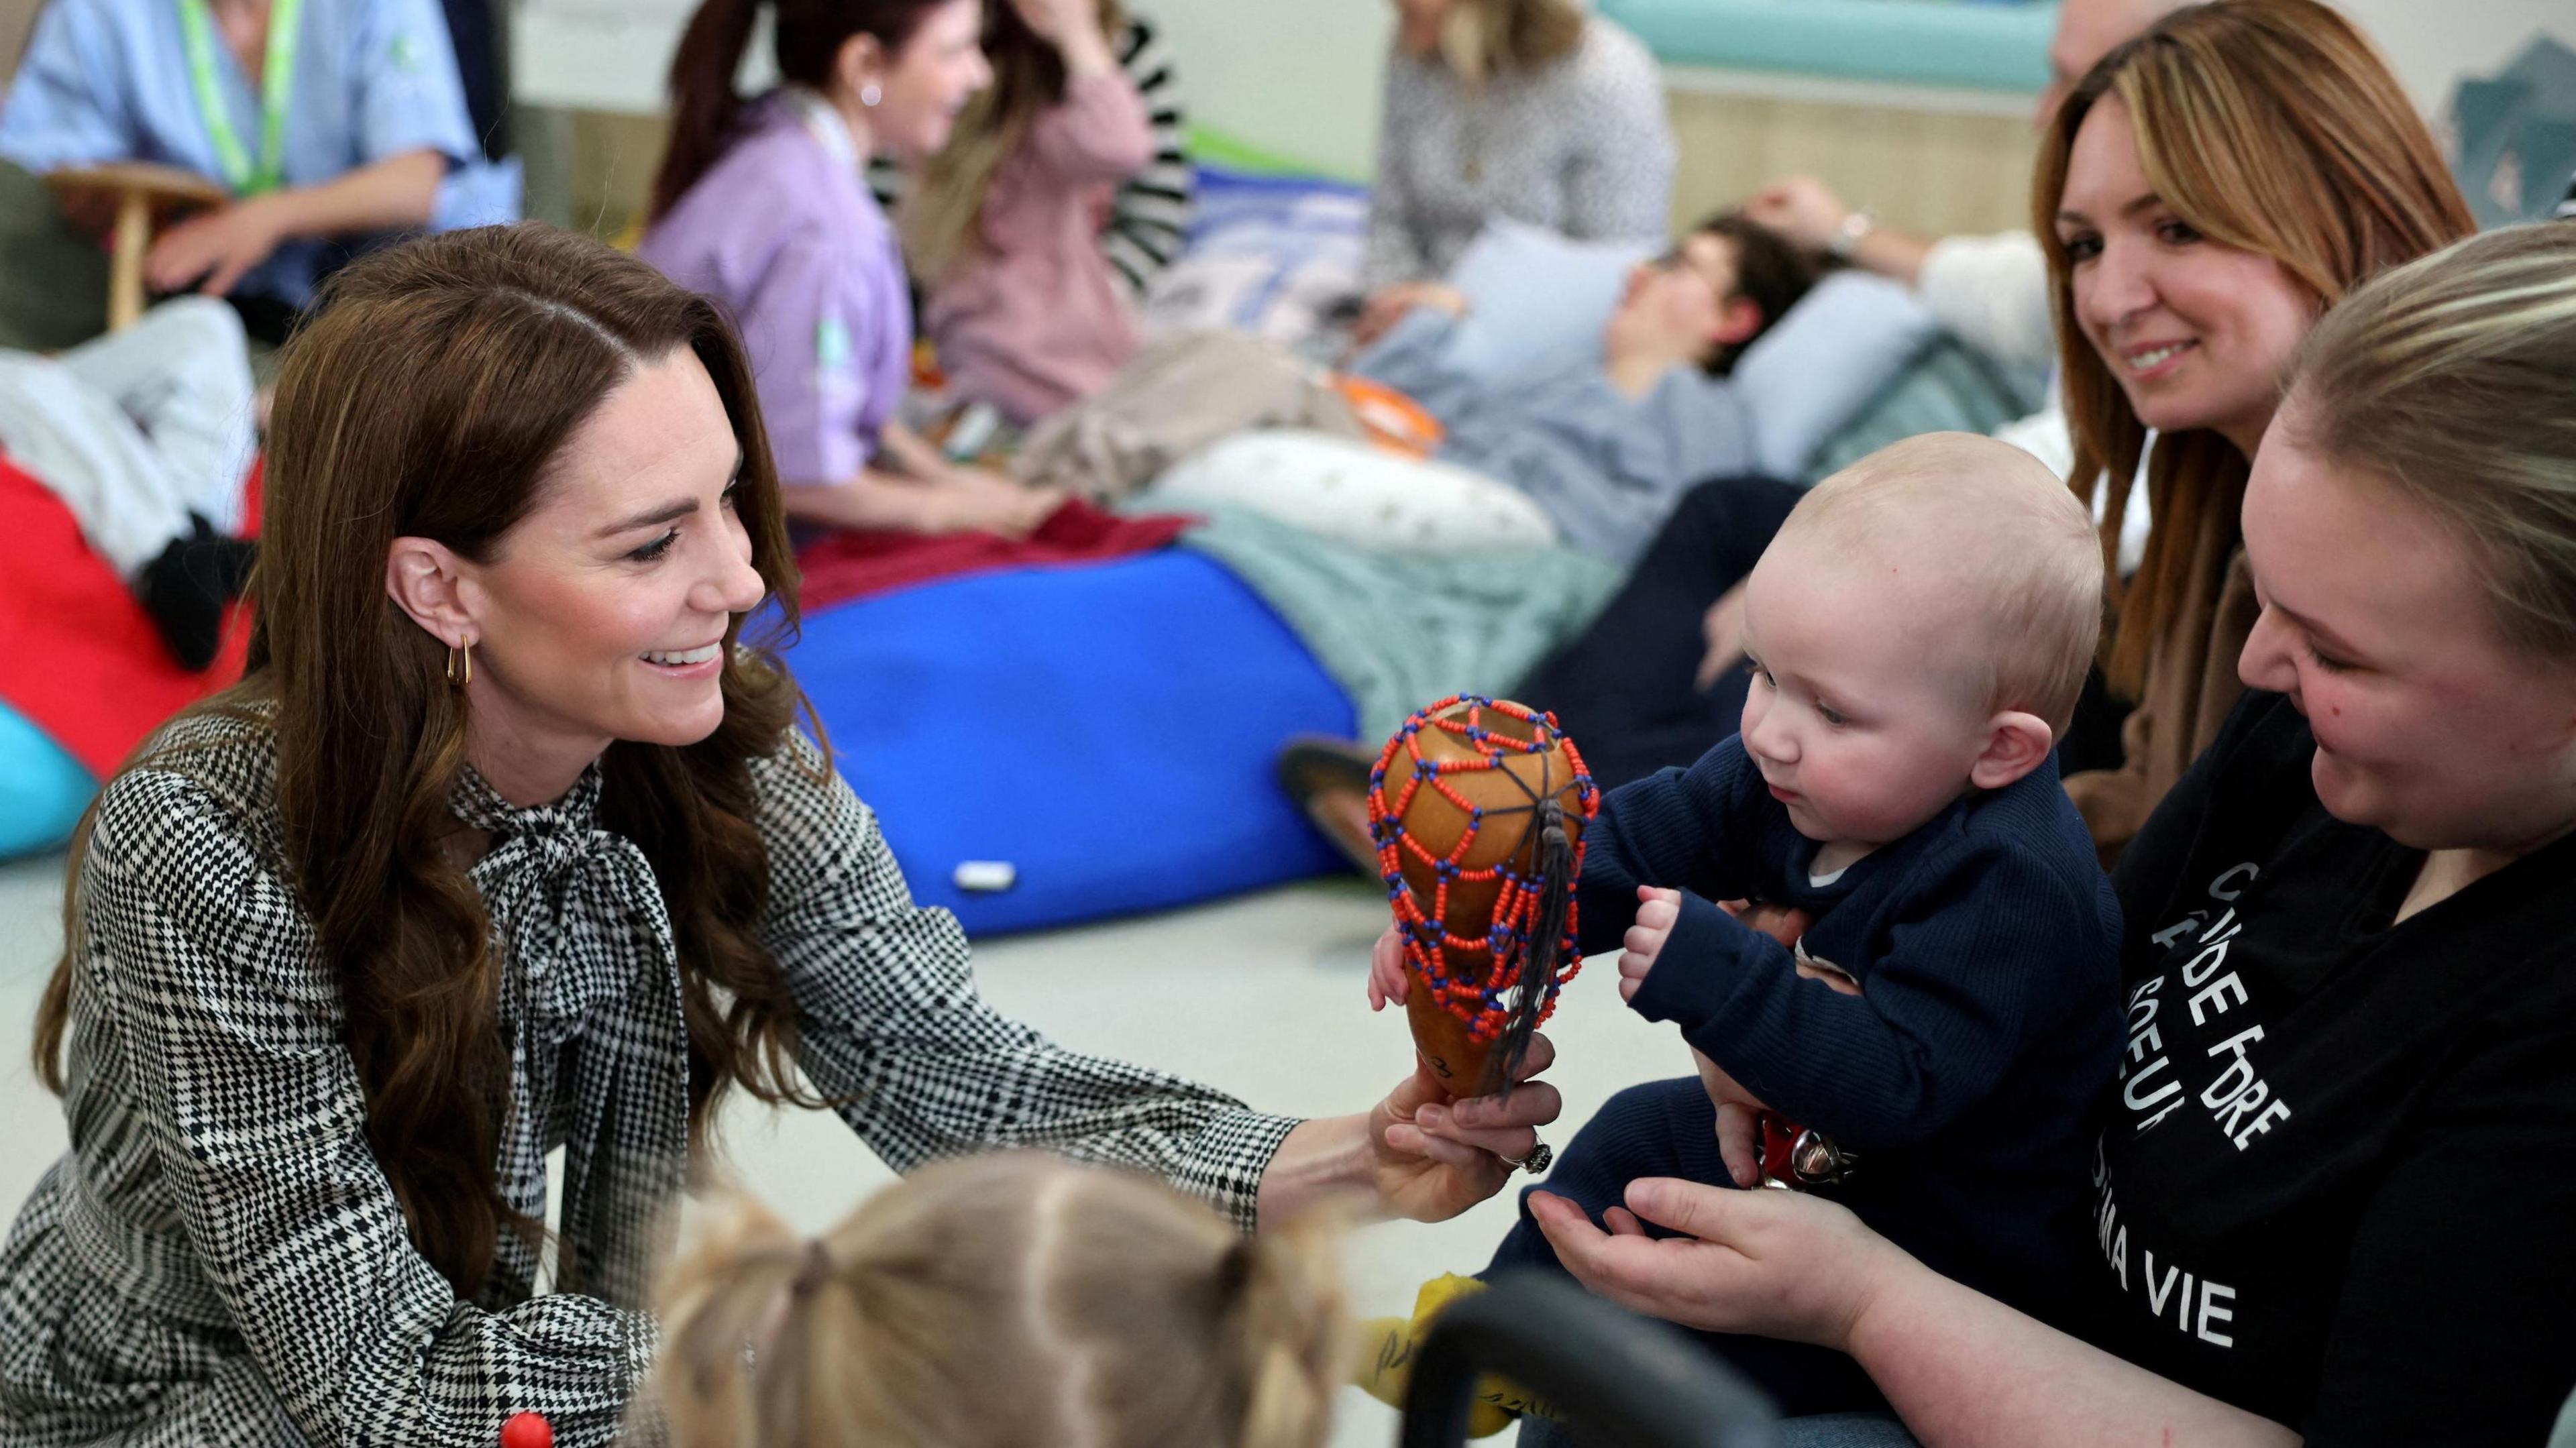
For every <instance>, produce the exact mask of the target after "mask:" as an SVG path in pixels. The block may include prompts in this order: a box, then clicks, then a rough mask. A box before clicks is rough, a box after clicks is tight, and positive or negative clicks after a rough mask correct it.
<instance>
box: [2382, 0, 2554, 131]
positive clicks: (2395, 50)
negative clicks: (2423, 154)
mask: <svg viewBox="0 0 2576 1448" xmlns="http://www.w3.org/2000/svg"><path fill="white" fill-rule="evenodd" d="M2335 4H2336V6H2337V8H2339V9H2341V10H2342V11H2343V12H2344V13H2345V14H2346V15H2349V16H2351V17H2352V18H2353V19H2354V20H2355V21H2357V22H2359V24H2360V25H2361V27H2362V28H2363V29H2364V30H2367V31H2369V32H2370V38H2371V39H2372V40H2373V41H2376V42H2377V43H2378V45H2379V49H2380V52H2381V53H2382V54H2384V55H2386V56H2387V57H2388V62H2389V64H2390V65H2392V66H2394V67H2396V69H2397V78H2398V79H2399V80H2401V81H2403V82H2405V84H2406V93H2407V94H2408V95H2409V96H2411V97H2413V98H2414V101H2415V105H2416V108H2417V109H2419V110H2421V111H2423V112H2424V113H2425V114H2426V115H2428V116H2438V115H2440V114H2441V113H2442V108H2443V106H2444V105H2446V104H2447V103H2448V102H2449V101H2450V98H2451V87H2452V86H2453V85H2454V84H2456V83H2457V82H2458V81H2459V79H2460V78H2461V77H2462V76H2469V75H2487V74H2491V73H2493V72H2494V71H2495V70H2496V69H2497V68H2499V67H2500V66H2502V65H2503V64H2504V63H2505V62H2506V61H2508V60H2510V59H2512V58H2513V56H2514V55H2515V53H2516V52H2518V51H2520V50H2521V49H2522V47H2523V46H2524V45H2525V44H2527V43H2528V42H2529V41H2530V40H2531V38H2532V37H2533V36H2535V35H2539V34H2543V33H2546V34H2548V35H2549V36H2551V37H2552V38H2554V39H2556V40H2557V41H2558V42H2559V43H2560V44H2562V45H2567V46H2576V0H2335Z"/></svg>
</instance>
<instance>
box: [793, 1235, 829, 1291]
mask: <svg viewBox="0 0 2576 1448" xmlns="http://www.w3.org/2000/svg"><path fill="white" fill-rule="evenodd" d="M831 1275H832V1254H831V1252H830V1251H828V1250H827V1249H826V1248H825V1247H824V1246H823V1239H822V1238H820V1237H815V1238H811V1239H809V1240H808V1241H807V1242H806V1243H805V1265H804V1266H802V1267H799V1268H797V1269H796V1280H795V1281H793V1282H791V1283H789V1284H788V1286H787V1290H788V1291H789V1292H791V1293H793V1294H795V1295H796V1296H798V1297H811V1296H813V1295H814V1289H815V1288H817V1287H820V1286H822V1285H823V1283H824V1282H825V1281H826V1280H827V1279H829V1278H830V1277H831Z"/></svg>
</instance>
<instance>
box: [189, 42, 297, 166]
mask: <svg viewBox="0 0 2576 1448" xmlns="http://www.w3.org/2000/svg"><path fill="white" fill-rule="evenodd" d="M303 9H304V3H303V0H275V4H274V6H273V7H272V8H271V9H270V11H269V15H268V61H267V64H266V65H265V66H264V67H263V68H262V69H261V71H260V85H259V169H258V170H256V171H254V170H252V169H251V164H250V157H249V156H248V155H246V154H244V153H243V151H242V143H241V137H240V136H239V135H238V134H236V133H235V132H234V130H233V117H232V108H231V107H230V106H227V105H226V104H224V93H223V89H222V87H220V86H219V85H217V84H216V80H215V45H216V41H215V18H214V16H213V14H212V13H210V12H209V11H208V10H207V9H206V0H179V22H180V29H182V30H184V31H186V32H187V36H188V79H189V80H190V81H191V82H192V83H193V84H194V85H195V86H196V90H197V109H198V111H199V112H201V113H202V114H203V115H204V116H205V118H206V133H207V135H208V136H210V137H211V138H212V139H213V141H214V143H215V160H216V162H217V163H218V164H220V165H221V166H222V167H223V168H224V184H225V185H227V186H230V187H231V188H232V189H233V194H235V195H237V196H257V195H259V194H260V193H261V192H263V191H274V190H276V189H277V188H278V187H279V186H281V185H283V184H284V183H285V180H286V165H285V160H286V107H287V102H288V100H289V98H290V97H291V95H292V94H293V92H294V89H295V41H296V21H297V19H298V18H299V17H300V15H301V14H302V12H303Z"/></svg>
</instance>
